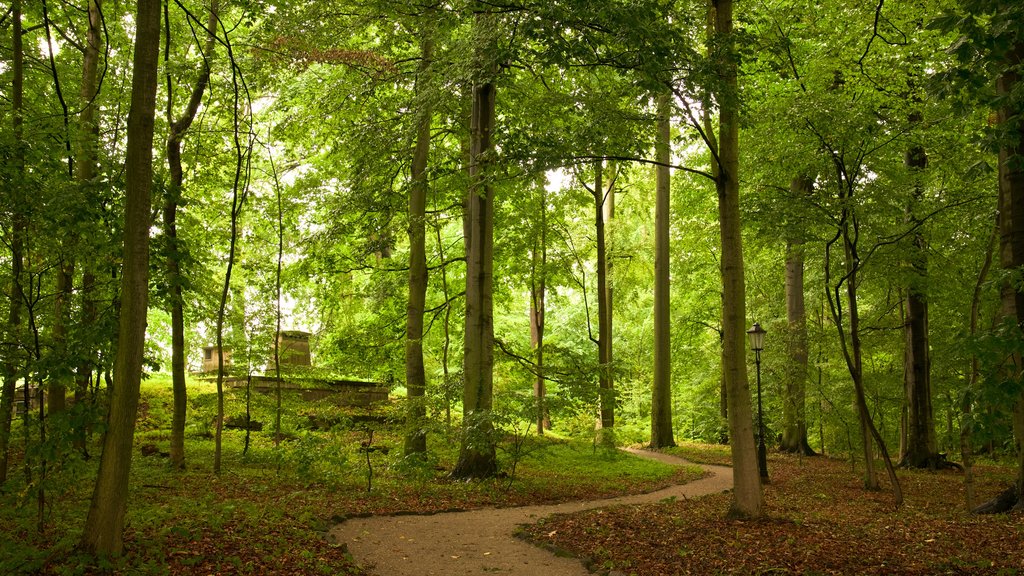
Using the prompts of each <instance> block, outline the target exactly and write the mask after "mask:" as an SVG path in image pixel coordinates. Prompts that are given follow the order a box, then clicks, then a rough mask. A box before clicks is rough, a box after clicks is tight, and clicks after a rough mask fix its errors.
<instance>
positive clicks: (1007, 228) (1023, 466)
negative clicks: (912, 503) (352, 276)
mask: <svg viewBox="0 0 1024 576" xmlns="http://www.w3.org/2000/svg"><path fill="white" fill-rule="evenodd" d="M1006 60H1007V64H1008V69H1007V71H1006V72H1004V73H1003V74H1002V75H1001V76H1000V77H999V79H998V80H997V82H996V91H997V93H998V94H999V95H1000V96H1001V97H1002V98H1003V99H1004V101H1005V102H1013V101H1014V99H1013V98H1010V96H1009V95H1010V94H1013V93H1014V92H1015V91H1019V90H1020V82H1021V78H1020V73H1019V72H1018V70H1019V68H1020V65H1021V62H1022V61H1024V44H1022V43H1017V44H1015V45H1013V46H1012V48H1010V49H1009V50H1008V51H1007V54H1006ZM1011 106H1012V104H1004V106H1003V107H1002V108H1000V109H999V111H998V121H999V124H1000V125H1001V126H1011V125H1012V126H1013V128H1012V129H1011V130H1012V132H1011V133H1010V134H1007V135H1006V136H1005V137H1004V140H1003V142H1004V143H1003V144H1002V146H1001V147H1000V149H999V263H1000V265H1001V267H1002V268H1003V269H1004V270H1005V271H1007V273H1009V274H1017V273H1019V271H1020V269H1021V267H1022V266H1024V165H1022V164H1021V161H1020V159H1021V158H1024V125H1022V124H1021V123H1020V121H1019V117H1020V114H1021V110H1020V106H1019V103H1018V105H1017V106H1016V107H1012V108H1011ZM1011 123H1012V124H1011ZM1002 312H1003V314H1004V316H1005V317H1007V318H1012V319H1013V320H1015V321H1016V324H1017V326H1018V329H1020V327H1022V326H1024V291H1021V290H1020V288H1019V287H1017V286H1015V285H1014V284H1012V283H1010V282H1005V283H1004V284H1003V286H1002ZM1011 363H1012V365H1011V366H1009V367H1008V368H1007V369H1008V370H1012V374H1013V375H1014V377H1016V378H1020V375H1021V374H1022V373H1024V358H1021V356H1020V355H1019V354H1015V355H1014V356H1013V358H1012V359H1011ZM1013 433H1014V437H1015V438H1016V445H1017V496H1018V499H1017V507H1018V508H1020V507H1024V392H1021V395H1020V396H1019V397H1018V399H1017V403H1016V405H1015V406H1014V410H1013Z"/></svg>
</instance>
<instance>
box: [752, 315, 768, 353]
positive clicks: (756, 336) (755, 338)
mask: <svg viewBox="0 0 1024 576" xmlns="http://www.w3.org/2000/svg"><path fill="white" fill-rule="evenodd" d="M767 333H768V331H767V330H765V329H764V328H761V325H760V324H758V323H757V322H754V326H753V327H752V328H751V329H750V330H747V338H749V339H750V349H751V350H753V351H754V352H760V351H761V350H764V335H765V334H767Z"/></svg>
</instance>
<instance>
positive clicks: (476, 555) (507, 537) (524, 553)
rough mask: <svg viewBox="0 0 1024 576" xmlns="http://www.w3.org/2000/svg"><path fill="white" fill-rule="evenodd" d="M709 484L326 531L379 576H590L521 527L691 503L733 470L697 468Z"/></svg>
mask: <svg viewBox="0 0 1024 576" xmlns="http://www.w3.org/2000/svg"><path fill="white" fill-rule="evenodd" d="M628 451H629V452H630V453H632V454H635V455H637V456H640V457H643V458H650V459H653V460H658V461H661V462H665V463H667V464H674V465H681V464H688V463H689V462H687V461H686V460H683V459H682V458H677V457H675V456H669V455H667V454H659V453H656V452H646V451H643V450H635V449H629V450H628ZM702 467H703V468H704V469H705V470H706V471H707V472H708V473H709V474H708V476H706V477H704V478H702V479H700V480H696V481H693V482H689V483H687V484H680V485H677V486H671V487H669V488H665V489H662V490H658V491H657V492H649V493H647V494H637V495H634V496H622V497H619V498H608V499H605V500H591V501H586V502H567V503H564V504H552V505H545V506H522V507H517V508H485V509H482V510H471V511H468V512H447V513H442V514H434V515H430V516H373V517H369V518H358V519H352V520H347V521H345V522H343V523H341V524H339V525H337V526H335V527H334V528H333V529H332V530H331V536H332V537H333V539H334V541H335V542H338V543H344V544H346V545H347V546H348V550H349V552H350V553H351V554H352V556H353V557H354V558H355V559H356V561H357V562H358V563H359V564H360V565H362V566H364V567H365V568H367V569H369V570H370V571H371V572H372V573H373V574H376V575H378V576H449V575H468V574H506V575H513V576H537V575H541V574H542V575H544V576H589V574H590V573H589V572H588V571H587V569H586V568H584V567H583V564H582V563H580V561H579V560H576V559H575V558H562V557H558V556H555V555H554V554H552V553H551V552H548V551H547V550H544V549H542V548H538V547H536V546H533V545H531V544H529V543H526V542H524V541H522V540H520V539H518V538H516V537H515V536H514V533H515V530H516V527H517V526H519V525H520V524H527V523H532V522H536V521H537V520H540V519H541V518H545V517H547V516H551V515H552V514H565V513H571V512H578V511H581V510H590V509H593V508H603V507H606V506H614V505H617V504H642V503H648V502H657V501H659V500H662V499H665V498H671V497H676V498H694V497H698V496H703V495H705V494H713V493H717V492H723V491H725V490H728V489H730V488H732V469H731V468H728V467H725V466H702Z"/></svg>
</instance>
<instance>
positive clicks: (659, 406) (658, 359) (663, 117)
mask: <svg viewBox="0 0 1024 576" xmlns="http://www.w3.org/2000/svg"><path fill="white" fill-rule="evenodd" d="M657 101H658V126H657V140H655V151H654V155H655V160H657V162H658V166H657V168H655V172H656V176H657V186H656V198H655V202H654V206H655V207H654V386H653V387H652V391H651V448H665V447H667V446H675V445H676V441H675V438H674V436H673V433H672V344H671V338H672V325H671V318H670V312H671V297H670V283H669V267H670V264H669V241H668V238H669V234H668V232H669V227H670V226H669V223H670V214H671V203H670V198H671V173H670V172H669V167H668V164H669V161H670V160H671V154H672V149H671V146H672V142H671V128H672V126H671V110H672V95H671V93H669V92H663V93H661V94H659V95H658V99H657Z"/></svg>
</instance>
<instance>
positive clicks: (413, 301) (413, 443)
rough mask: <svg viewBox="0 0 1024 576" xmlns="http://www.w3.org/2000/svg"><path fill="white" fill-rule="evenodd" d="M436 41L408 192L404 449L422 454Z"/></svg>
mask: <svg viewBox="0 0 1024 576" xmlns="http://www.w3.org/2000/svg"><path fill="white" fill-rule="evenodd" d="M433 51H434V43H433V41H432V40H431V39H430V38H429V37H428V36H427V34H426V33H425V34H424V38H423V41H422V45H421V52H422V54H421V56H422V60H421V61H420V69H419V75H418V77H417V78H416V84H417V96H418V99H419V102H418V110H417V113H418V117H417V121H416V146H415V149H414V151H413V157H412V170H411V172H412V185H411V187H410V192H409V302H408V306H407V307H406V323H405V386H406V390H407V391H408V399H407V401H408V403H409V405H408V407H407V414H408V416H407V422H406V425H407V426H409V427H410V429H409V430H408V431H407V432H406V436H405V453H406V454H407V455H408V454H422V453H425V452H426V451H427V433H426V429H425V425H426V423H425V420H426V417H427V407H426V405H425V404H424V401H425V398H424V395H425V394H426V387H427V375H426V371H425V370H424V367H423V310H424V308H425V307H426V300H427V242H426V217H427V216H426V210H427V161H428V159H429V154H430V120H431V117H432V116H433V108H432V107H431V105H430V98H431V96H430V94H429V79H428V75H429V74H430V62H431V59H432V58H433Z"/></svg>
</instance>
